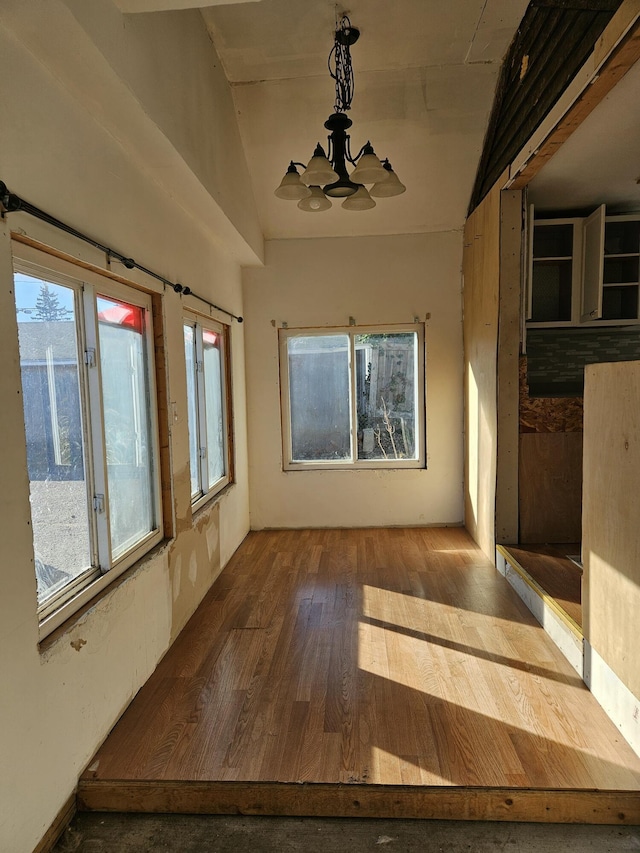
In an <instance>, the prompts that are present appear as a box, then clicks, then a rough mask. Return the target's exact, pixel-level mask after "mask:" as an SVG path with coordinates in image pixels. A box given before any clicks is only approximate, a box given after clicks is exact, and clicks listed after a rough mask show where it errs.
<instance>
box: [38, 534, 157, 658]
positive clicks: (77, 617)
mask: <svg viewBox="0 0 640 853" xmlns="http://www.w3.org/2000/svg"><path fill="white" fill-rule="evenodd" d="M172 541H173V540H172V539H163V540H161V541H160V542H159V543H158V544H157V545H155V546H154V547H153V548H152V549H151V550H150V551H147V553H146V554H144V556H142V557H140V559H139V560H137V561H136V562H135V563H133V564H132V565H131V566H129V568H127V569H125V571H123V572H122V573H121V574H119V575H117V576H116V577H114V578H113V580H112V581H111V582H110V583H108V584H107V585H106V586H104V587H103V588H102V589H100V590H98V591H97V592H96V593H95V595H93V596H92V597H91V598H90V599H89V600H88V601H87V602H85V603H84V604H82V605H81V606H80V607H78V609H77V610H74V611H73V613H71V614H70V615H69V616H68V617H67V618H66V619H65V620H64V622H62V623H61V624H60V625H57V626H55V627H52V628H49V630H47V627H48V626H47V621H48V620H43V621H42V622H41V623H40V625H39V637H40V638H39V640H38V651H39V652H40V654H46V653H47V652H48V651H50V649H51V648H52V647H53V646H55V645H57V643H59V642H60V641H61V640H62V639H64V637H65V636H67V635H68V634H69V633H70V632H71V631H73V629H74V628H76V627H77V626H78V625H80V624H81V623H82V622H83V621H84V620H85V619H86V618H87V616H88V614H89V613H90V612H91V611H92V610H94V609H95V608H96V607H97V606H98V605H99V604H100V602H102V601H103V600H104V599H105V598H106V597H107V596H108V595H111V593H113V592H114V591H115V590H116V589H117V588H118V587H119V586H120V585H121V584H123V583H127V582H128V581H130V580H131V579H132V578H133V577H134V576H135V575H136V574H137V572H138V571H139V570H140V569H142V568H143V567H144V566H145V565H146V564H147V563H148V562H149V561H150V560H155V559H157V558H158V557H161V556H162V555H163V554H164V552H165V551H166V550H167V549H168V547H169V545H170V543H171V542H172ZM104 577H105V576H104V575H103V576H102V578H99V579H98V580H96V581H95V582H94V583H98V582H99V581H100V580H102V579H103V578H104ZM87 589H91V586H88V587H85V589H84V590H83V592H86V591H87ZM71 601H73V599H71ZM70 603H71V602H70ZM56 612H57V611H56ZM55 615H56V614H55V613H53V614H52V615H51V617H50V618H51V619H53V617H55Z"/></svg>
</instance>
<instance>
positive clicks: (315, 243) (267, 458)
mask: <svg viewBox="0 0 640 853" xmlns="http://www.w3.org/2000/svg"><path fill="white" fill-rule="evenodd" d="M391 201H392V202H393V199H392V200H391ZM353 215H354V216H366V213H361V214H360V213H354V214H353ZM461 260H462V233H461V232H458V231H448V232H441V233H433V234H422V235H404V236H389V237H357V238H344V239H330V238H327V239H316V240H274V241H268V242H267V243H266V246H265V261H266V263H265V266H264V268H262V269H248V270H245V272H244V278H243V282H244V300H245V316H246V319H247V328H246V345H247V394H248V418H249V459H250V476H249V480H250V484H251V485H250V496H251V526H252V528H254V529H259V528H263V527H307V526H309V527H333V526H336V527H352V526H356V527H357V526H377V525H423V524H459V523H461V522H462V513H463V510H462V326H461V323H462V316H461V295H460V288H461V277H460V264H461ZM427 314H430V315H431V318H430V319H429V320H427V321H426V331H425V337H426V347H427V365H426V406H427V470H396V471H375V470H372V471H364V470H361V471H294V472H287V473H285V472H283V470H282V440H281V426H280V408H279V399H280V397H279V373H278V330H277V329H278V327H279V326H281V325H282V323H283V322H286V323H287V324H288V326H289V328H295V327H304V326H319V327H323V326H340V325H348V323H349V317H350V316H352V317H354V318H355V320H356V323H357V324H358V325H361V326H364V325H369V324H378V323H412V322H413V319H414V317H416V316H417V317H419V318H420V319H421V320H424V318H425V316H426V315H427Z"/></svg>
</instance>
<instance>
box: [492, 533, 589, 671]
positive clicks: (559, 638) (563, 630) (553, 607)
mask: <svg viewBox="0 0 640 853" xmlns="http://www.w3.org/2000/svg"><path fill="white" fill-rule="evenodd" d="M496 567H497V569H498V571H499V572H500V574H501V575H503V576H504V577H505V578H506V579H507V580H508V581H509V583H510V584H511V586H512V587H513V588H514V590H515V591H516V592H517V593H518V595H519V596H520V598H521V599H522V600H523V601H524V603H525V604H526V605H527V607H528V608H529V610H530V611H531V612H532V613H533V615H534V616H535V618H536V619H537V620H538V622H539V623H540V624H541V625H542V627H543V628H544V630H545V631H546V632H547V634H549V636H550V637H551V639H552V640H553V642H554V643H555V644H556V646H557V647H558V648H559V649H560V651H561V652H562V654H563V655H564V656H565V657H566V659H567V660H568V661H569V663H570V664H571V666H572V667H573V668H574V669H575V671H576V672H577V673H578V675H579V676H580V678H583V677H584V671H583V666H584V653H583V639H582V632H581V630H580V627H579V626H578V625H576V623H575V622H574V621H573V619H571V617H570V616H568V615H567V614H566V613H565V612H564V611H563V610H562V609H561V608H560V607H558V605H557V603H556V602H555V601H554V600H553V599H552V598H551V597H550V596H548V595H547V593H546V592H545V591H544V590H543V589H542V588H541V587H540V586H539V584H537V583H536V581H535V580H533V578H532V577H531V576H530V575H529V574H528V573H527V572H526V570H525V569H523V568H522V566H520V565H519V563H518V562H517V560H515V559H514V558H513V557H512V555H510V554H508V553H507V551H506V550H505V549H504V548H503V546H502V545H497V546H496Z"/></svg>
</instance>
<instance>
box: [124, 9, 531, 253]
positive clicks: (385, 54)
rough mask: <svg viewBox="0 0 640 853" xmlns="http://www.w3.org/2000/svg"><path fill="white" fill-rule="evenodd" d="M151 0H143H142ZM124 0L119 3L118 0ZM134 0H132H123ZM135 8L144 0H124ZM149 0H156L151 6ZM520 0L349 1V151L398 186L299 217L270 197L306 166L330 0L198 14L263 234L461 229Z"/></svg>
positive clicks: (327, 45)
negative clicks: (362, 203)
mask: <svg viewBox="0 0 640 853" xmlns="http://www.w3.org/2000/svg"><path fill="white" fill-rule="evenodd" d="M151 1H152V0H146V2H151ZM122 2H125V0H122ZM128 2H135V0H128ZM137 2H144V0H137ZM153 2H156V3H157V2H161V0H153ZM526 6H527V2H526V0H456V1H455V2H451V3H432V2H426V0H395V2H394V3H389V2H387V0H352V2H350V3H349V7H348V13H349V16H350V19H351V22H352V24H353V25H354V26H357V27H358V28H359V29H360V30H361V37H360V40H359V41H358V42H357V43H356V44H355V45H354V47H353V48H352V58H353V66H354V72H355V97H354V100H353V108H352V110H351V118H352V119H353V127H352V129H351V137H352V147H353V148H354V150H359V148H360V147H361V146H362V145H363V144H364V143H365V142H366V141H367V140H369V139H370V140H371V142H372V144H373V146H374V148H375V150H376V153H377V154H378V156H379V157H382V158H384V157H388V158H389V160H390V161H391V163H392V165H393V167H394V169H395V170H396V172H397V174H398V176H399V177H400V179H401V180H402V181H403V183H405V184H406V186H407V192H406V193H405V194H403V195H401V196H398V197H394V198H389V199H379V201H378V205H377V207H376V208H375V209H373V210H368V211H363V212H350V211H345V210H342V208H341V207H340V203H339V202H334V205H333V208H332V209H331V210H329V211H326V212H322V213H305V212H302V211H300V210H298V208H297V206H296V204H295V202H286V201H282V200H280V199H278V198H276V197H275V196H274V194H273V191H274V189H275V188H276V186H277V185H278V184H279V182H280V179H281V177H282V175H283V174H284V172H285V170H286V168H287V166H288V164H289V161H290V160H296V161H301V162H307V161H308V160H309V159H310V157H311V155H312V152H313V149H314V147H315V145H316V143H317V142H318V141H321V142H324V141H325V139H326V133H327V131H326V130H325V129H324V127H323V124H324V121H325V120H326V119H327V117H328V116H329V115H330V114H331V113H332V111H333V103H334V84H333V80H332V79H331V78H330V76H329V73H328V70H327V58H328V55H329V51H330V49H331V47H332V46H333V32H334V30H335V21H336V11H338V12H342V7H336V4H335V3H334V2H333V0H315V1H314V2H300V0H261V1H260V2H249V3H240V4H231V5H217V6H215V7H214V6H210V7H209V8H204V9H203V10H202V14H203V17H204V20H205V22H206V24H207V27H208V28H209V32H210V33H211V37H212V40H213V42H214V44H215V46H216V49H217V51H218V54H219V56H220V58H221V61H222V63H223V66H224V69H225V72H226V74H227V78H228V79H229V81H230V83H231V85H232V87H233V94H234V100H235V104H236V109H237V115H238V121H239V125H240V133H241V137H242V141H243V145H244V149H245V154H246V157H247V160H248V163H249V170H250V172H251V176H252V181H253V187H254V193H255V199H256V204H257V207H258V212H259V216H260V220H261V223H262V227H263V230H264V233H265V236H266V237H272V238H273V237H281V238H287V237H312V236H333V235H360V234H374V235H375V234H401V233H416V232H423V231H443V230H450V229H457V228H461V227H462V225H463V222H464V217H465V214H466V208H467V205H468V203H469V198H470V194H471V188H472V185H473V179H474V176H475V172H476V168H477V165H478V158H479V155H480V151H481V148H482V142H483V138H484V134H485V130H486V125H487V120H488V115H489V111H490V108H491V104H492V101H493V95H494V90H495V85H496V80H497V75H498V72H499V70H500V64H501V60H502V58H503V56H504V54H505V52H506V50H507V48H508V46H509V43H510V42H511V39H512V38H513V35H514V32H515V30H516V28H517V26H518V24H519V22H520V19H521V18H522V15H523V14H524V11H525V8H526Z"/></svg>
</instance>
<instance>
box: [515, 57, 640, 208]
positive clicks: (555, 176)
mask: <svg viewBox="0 0 640 853" xmlns="http://www.w3.org/2000/svg"><path fill="white" fill-rule="evenodd" d="M639 92H640V63H636V64H635V65H634V66H633V67H632V68H631V70H630V71H629V72H627V74H626V75H625V76H624V77H623V78H622V80H621V81H620V82H619V83H618V84H617V85H616V86H615V88H614V89H613V90H612V91H611V92H610V93H609V95H608V96H607V97H606V98H605V99H604V100H603V101H602V102H601V103H600V104H599V105H598V106H597V107H596V109H595V110H594V111H593V112H592V113H591V115H590V116H588V118H587V119H586V120H585V121H584V122H583V123H582V124H581V125H580V126H579V127H578V129H577V130H576V131H575V132H574V133H573V134H572V135H571V136H570V137H569V139H568V140H567V141H566V142H565V143H564V145H563V146H562V147H561V148H560V150H559V151H558V153H557V154H556V155H555V156H554V157H553V158H552V159H551V160H550V161H549V162H548V163H547V165H546V166H545V167H544V169H542V170H541V171H540V172H539V173H538V175H536V177H535V178H534V179H533V180H532V181H531V183H530V184H529V200H530V201H531V203H533V204H534V205H535V206H536V207H537V208H539V209H541V210H542V209H544V210H548V211H559V210H569V209H582V208H585V209H589V208H595V207H597V205H599V204H606V205H607V206H608V207H609V209H610V210H611V211H612V212H618V213H622V212H625V211H634V212H635V211H640V184H638V179H640V149H639V147H638V140H640V98H639V97H638V93H639Z"/></svg>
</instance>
